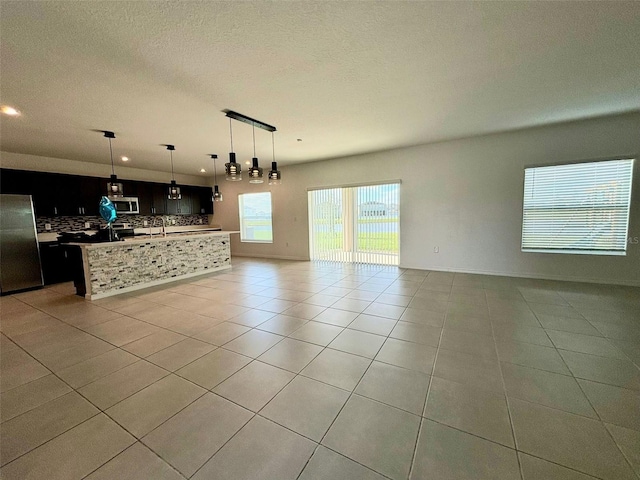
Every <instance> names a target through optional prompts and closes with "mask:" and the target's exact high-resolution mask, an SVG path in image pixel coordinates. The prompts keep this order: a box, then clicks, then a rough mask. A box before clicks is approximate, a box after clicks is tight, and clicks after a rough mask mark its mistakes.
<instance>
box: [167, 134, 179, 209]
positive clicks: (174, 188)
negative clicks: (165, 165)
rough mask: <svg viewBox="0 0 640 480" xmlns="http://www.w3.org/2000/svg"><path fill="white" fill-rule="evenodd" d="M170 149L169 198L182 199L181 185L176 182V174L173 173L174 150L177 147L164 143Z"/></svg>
mask: <svg viewBox="0 0 640 480" xmlns="http://www.w3.org/2000/svg"><path fill="white" fill-rule="evenodd" d="M163 146H164V147H167V150H169V156H170V157H171V184H170V185H169V194H168V195H167V198H168V199H169V200H180V199H181V198H182V194H181V193H180V187H179V186H178V184H177V183H176V179H175V175H174V174H173V151H174V150H175V149H176V147H175V146H173V145H163Z"/></svg>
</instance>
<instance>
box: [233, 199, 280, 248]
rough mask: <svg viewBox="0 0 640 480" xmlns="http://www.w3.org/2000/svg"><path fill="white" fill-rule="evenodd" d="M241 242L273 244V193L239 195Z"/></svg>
mask: <svg viewBox="0 0 640 480" xmlns="http://www.w3.org/2000/svg"><path fill="white" fill-rule="evenodd" d="M238 207H239V215H240V241H241V242H254V243H273V228H272V223H271V192H262V193H243V194H240V195H238Z"/></svg>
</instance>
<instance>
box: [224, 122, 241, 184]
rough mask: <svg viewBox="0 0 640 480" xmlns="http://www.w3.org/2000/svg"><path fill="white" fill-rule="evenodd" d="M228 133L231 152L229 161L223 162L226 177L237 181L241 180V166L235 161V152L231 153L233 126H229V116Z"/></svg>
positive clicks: (231, 180)
mask: <svg viewBox="0 0 640 480" xmlns="http://www.w3.org/2000/svg"><path fill="white" fill-rule="evenodd" d="M229 135H230V137H231V152H229V163H225V165H224V166H225V171H226V178H225V180H229V181H230V182H239V181H240V180H242V167H241V166H240V164H239V163H237V162H236V154H235V153H233V128H232V126H231V117H229Z"/></svg>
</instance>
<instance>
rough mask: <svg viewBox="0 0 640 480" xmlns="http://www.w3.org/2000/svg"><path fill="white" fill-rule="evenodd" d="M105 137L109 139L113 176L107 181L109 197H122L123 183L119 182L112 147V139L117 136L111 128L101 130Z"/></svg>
mask: <svg viewBox="0 0 640 480" xmlns="http://www.w3.org/2000/svg"><path fill="white" fill-rule="evenodd" d="M101 132H102V133H103V134H104V136H105V137H107V138H108V139H109V156H110V157H111V177H110V179H109V182H108V183H107V198H121V197H123V196H124V191H123V189H122V183H120V182H118V177H116V171H115V167H114V165H113V148H112V147H111V139H112V138H116V134H115V133H113V132H110V131H109V130H101Z"/></svg>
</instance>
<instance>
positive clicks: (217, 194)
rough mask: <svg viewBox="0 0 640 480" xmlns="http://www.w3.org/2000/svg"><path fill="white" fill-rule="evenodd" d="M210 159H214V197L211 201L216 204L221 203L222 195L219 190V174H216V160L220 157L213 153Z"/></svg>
mask: <svg viewBox="0 0 640 480" xmlns="http://www.w3.org/2000/svg"><path fill="white" fill-rule="evenodd" d="M210 157H211V158H212V159H213V197H211V199H212V200H213V201H214V202H221V201H222V194H221V193H220V190H218V174H217V173H216V158H218V155H216V154H215V153H212V154H210Z"/></svg>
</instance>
